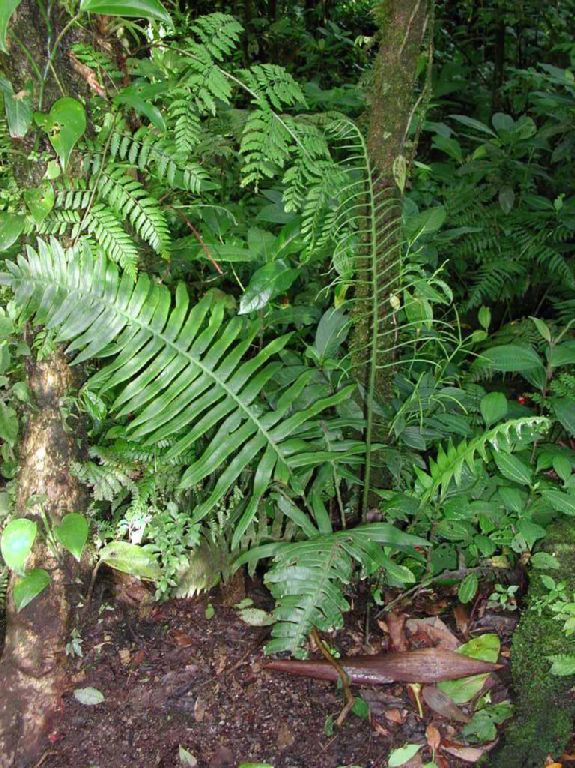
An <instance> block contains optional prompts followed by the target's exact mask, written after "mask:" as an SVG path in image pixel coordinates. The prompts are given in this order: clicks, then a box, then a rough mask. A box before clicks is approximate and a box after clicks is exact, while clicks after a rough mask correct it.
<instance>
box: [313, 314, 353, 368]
mask: <svg viewBox="0 0 575 768" xmlns="http://www.w3.org/2000/svg"><path fill="white" fill-rule="evenodd" d="M348 329H349V318H348V317H347V315H346V314H345V313H344V311H343V310H342V309H333V308H330V309H328V310H326V311H325V312H324V313H323V315H322V317H321V320H320V321H319V323H318V326H317V330H316V332H315V344H314V348H315V352H316V354H317V356H318V358H319V359H320V360H324V359H326V358H329V357H334V356H335V355H336V354H337V351H338V349H339V348H340V346H341V345H342V344H343V342H344V341H345V338H346V336H347V330H348Z"/></svg>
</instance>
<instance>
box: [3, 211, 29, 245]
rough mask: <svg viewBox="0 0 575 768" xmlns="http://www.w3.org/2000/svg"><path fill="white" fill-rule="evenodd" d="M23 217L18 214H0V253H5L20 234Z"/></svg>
mask: <svg viewBox="0 0 575 768" xmlns="http://www.w3.org/2000/svg"><path fill="white" fill-rule="evenodd" d="M24 220H25V217H24V216H22V215H20V214H18V213H5V212H2V213H0V251H6V250H7V249H8V248H10V246H11V245H14V243H15V242H16V240H18V238H19V237H20V235H21V234H22V230H23V229H24Z"/></svg>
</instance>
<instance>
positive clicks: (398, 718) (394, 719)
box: [383, 709, 405, 725]
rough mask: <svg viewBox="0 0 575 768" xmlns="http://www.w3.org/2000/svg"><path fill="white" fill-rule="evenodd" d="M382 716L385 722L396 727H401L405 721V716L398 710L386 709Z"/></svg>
mask: <svg viewBox="0 0 575 768" xmlns="http://www.w3.org/2000/svg"><path fill="white" fill-rule="evenodd" d="M383 714H384V717H385V719H386V720H389V722H390V723H395V724H396V725H401V724H402V723H403V722H404V721H405V715H404V714H402V713H401V711H400V710H399V709H388V710H386V711H385V712H384V713H383Z"/></svg>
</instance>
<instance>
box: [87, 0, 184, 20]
mask: <svg viewBox="0 0 575 768" xmlns="http://www.w3.org/2000/svg"><path fill="white" fill-rule="evenodd" d="M80 10H81V11H83V12H84V13H102V14H104V15H105V16H126V17H127V18H138V19H155V20H156V21H163V22H164V23H165V24H168V25H170V26H171V24H172V18H171V16H170V14H169V13H168V12H167V11H166V9H165V8H164V6H163V5H162V3H160V2H159V0H82V2H81V4H80Z"/></svg>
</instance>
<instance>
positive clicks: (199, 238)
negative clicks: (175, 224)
mask: <svg viewBox="0 0 575 768" xmlns="http://www.w3.org/2000/svg"><path fill="white" fill-rule="evenodd" d="M168 208H169V209H170V210H171V211H173V212H174V213H175V214H176V215H177V216H179V217H180V218H181V220H182V221H183V222H184V224H185V225H186V226H187V228H188V229H189V230H190V232H191V233H192V235H193V236H194V237H195V238H196V240H197V241H198V243H199V244H200V247H201V249H202V250H203V252H204V253H205V254H206V256H207V258H208V260H209V261H210V262H211V264H212V266H213V267H214V269H215V270H216V272H217V273H218V274H219V275H223V274H224V270H223V269H222V268H221V267H220V265H219V264H218V262H217V261H216V260H215V259H214V257H213V256H212V254H211V251H210V249H209V248H208V246H207V245H206V244H205V242H204V239H203V237H202V235H201V234H200V233H199V232H198V230H197V229H196V228H195V227H194V225H193V224H192V222H191V221H190V220H189V219H188V217H187V216H186V215H185V214H184V213H182V212H181V211H179V210H178V209H177V208H173V207H172V206H171V205H169V206H168Z"/></svg>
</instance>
